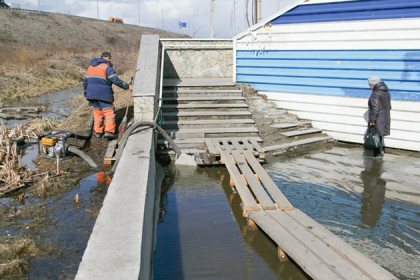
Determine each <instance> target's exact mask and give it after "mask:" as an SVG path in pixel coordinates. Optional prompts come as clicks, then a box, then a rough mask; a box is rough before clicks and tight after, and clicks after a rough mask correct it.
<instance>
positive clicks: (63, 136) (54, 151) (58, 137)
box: [38, 130, 77, 159]
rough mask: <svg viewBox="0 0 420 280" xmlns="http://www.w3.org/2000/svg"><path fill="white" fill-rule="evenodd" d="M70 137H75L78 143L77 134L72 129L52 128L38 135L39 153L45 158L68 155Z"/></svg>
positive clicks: (62, 157)
mask: <svg viewBox="0 0 420 280" xmlns="http://www.w3.org/2000/svg"><path fill="white" fill-rule="evenodd" d="M69 137H74V138H75V139H76V145H77V135H76V133H74V132H72V131H65V130H52V131H50V132H47V133H43V134H40V135H38V154H39V155H40V156H41V157H44V158H56V157H57V156H58V157H59V158H61V159H64V158H66V157H68V156H69V153H68V150H69V145H68V144H67V139H68V138H69Z"/></svg>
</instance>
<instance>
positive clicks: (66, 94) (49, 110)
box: [3, 88, 83, 127]
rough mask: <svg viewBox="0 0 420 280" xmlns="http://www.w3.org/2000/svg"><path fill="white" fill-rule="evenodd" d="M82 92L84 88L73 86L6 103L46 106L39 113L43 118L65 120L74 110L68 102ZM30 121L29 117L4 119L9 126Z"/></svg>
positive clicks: (19, 105)
mask: <svg viewBox="0 0 420 280" xmlns="http://www.w3.org/2000/svg"><path fill="white" fill-rule="evenodd" d="M82 92H83V90H82V88H72V89H67V90H63V91H59V92H55V93H51V94H47V95H44V96H40V97H36V98H30V99H28V100H24V101H14V102H10V103H8V104H4V105H5V106H7V107H45V109H46V111H45V112H41V113H40V114H39V116H41V117H42V118H43V119H45V118H57V119H59V120H64V119H65V118H66V117H67V116H68V115H69V113H70V112H71V111H72V110H73V108H72V107H71V106H69V105H68V102H69V101H70V100H71V99H72V98H74V97H76V96H78V95H80V94H81V93H82ZM28 121H29V119H25V120H3V123H4V124H5V125H6V126H8V127H13V126H14V125H15V124H24V123H27V122H28Z"/></svg>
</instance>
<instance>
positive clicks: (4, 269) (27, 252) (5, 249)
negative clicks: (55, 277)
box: [0, 237, 43, 278]
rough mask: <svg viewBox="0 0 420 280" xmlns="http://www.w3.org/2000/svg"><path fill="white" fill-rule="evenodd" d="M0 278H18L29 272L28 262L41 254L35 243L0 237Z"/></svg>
mask: <svg viewBox="0 0 420 280" xmlns="http://www.w3.org/2000/svg"><path fill="white" fill-rule="evenodd" d="M0 241H1V242H0V278H2V277H6V276H7V277H11V276H20V275H23V274H25V273H26V272H28V271H29V270H31V265H30V264H29V262H28V260H29V259H31V258H33V257H34V256H37V255H40V254H43V252H42V251H41V250H40V249H39V248H37V246H36V245H35V242H34V241H32V240H29V239H26V238H20V237H0Z"/></svg>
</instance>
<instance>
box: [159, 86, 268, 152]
mask: <svg viewBox="0 0 420 280" xmlns="http://www.w3.org/2000/svg"><path fill="white" fill-rule="evenodd" d="M162 101H163V105H162V117H163V120H164V121H163V124H162V126H163V128H164V129H165V130H166V132H168V134H169V135H171V136H172V138H173V139H174V141H175V143H176V144H177V145H178V147H179V148H180V149H181V150H182V151H183V152H186V153H196V152H204V141H205V139H206V138H227V137H254V138H258V139H259V137H258V129H257V127H256V126H255V121H254V120H253V119H252V114H251V112H250V111H249V109H248V105H247V103H246V99H245V98H244V97H243V95H242V91H241V90H237V89H236V88H234V87H223V88H221V89H220V88H219V89H214V88H211V87H209V88H202V87H200V88H199V89H192V88H190V87H176V88H175V87H169V88H165V89H164V91H163V100H162ZM259 140H260V141H261V139H259ZM159 143H160V144H164V146H167V143H166V141H164V140H163V139H160V140H159Z"/></svg>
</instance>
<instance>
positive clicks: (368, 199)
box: [360, 156, 386, 227]
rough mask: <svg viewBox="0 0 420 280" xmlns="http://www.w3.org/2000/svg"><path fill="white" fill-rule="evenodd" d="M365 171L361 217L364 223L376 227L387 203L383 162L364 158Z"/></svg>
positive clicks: (361, 175)
mask: <svg viewBox="0 0 420 280" xmlns="http://www.w3.org/2000/svg"><path fill="white" fill-rule="evenodd" d="M363 162H364V165H365V170H363V171H362V172H361V173H360V178H361V180H362V182H363V198H362V207H361V209H360V215H361V216H362V222H363V223H364V224H367V225H369V226H371V227H374V226H376V223H377V222H378V221H379V218H380V216H381V214H382V207H383V204H384V202H385V191H386V181H385V180H384V179H382V178H381V175H382V172H383V169H382V165H383V161H382V160H380V159H375V158H372V157H368V156H365V157H364V158H363Z"/></svg>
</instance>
